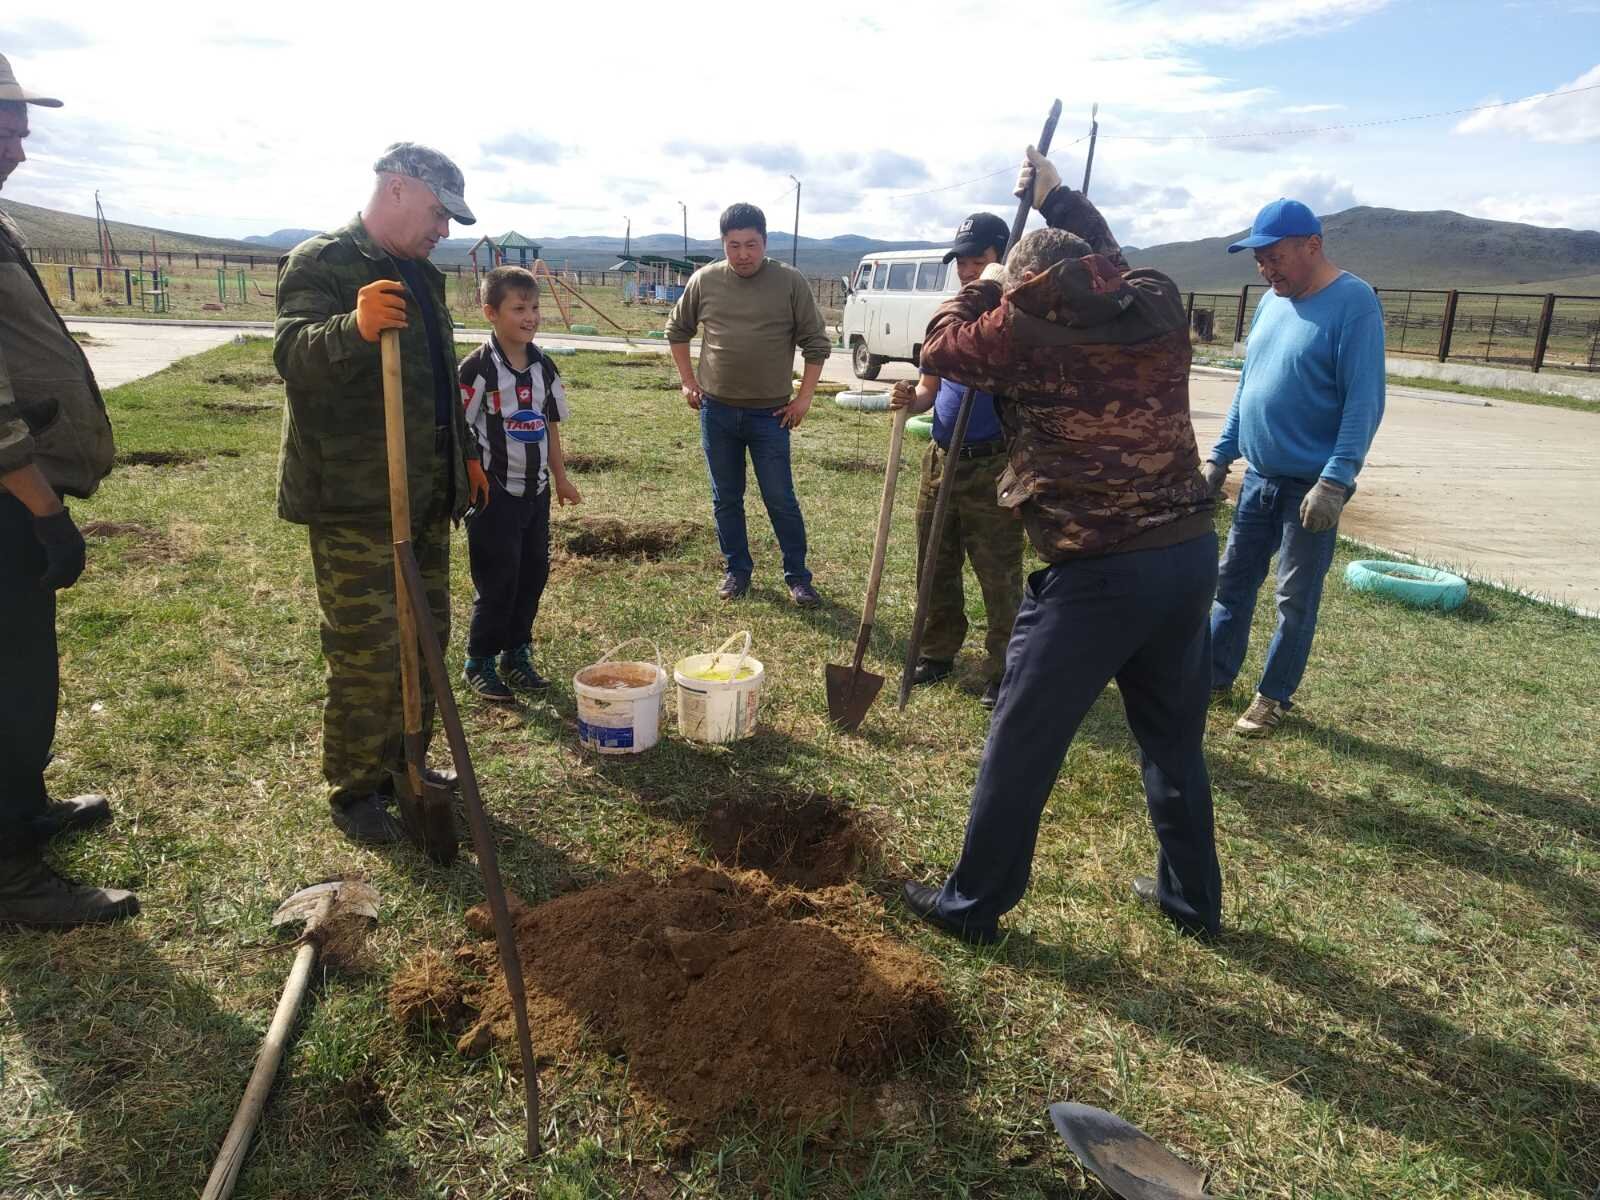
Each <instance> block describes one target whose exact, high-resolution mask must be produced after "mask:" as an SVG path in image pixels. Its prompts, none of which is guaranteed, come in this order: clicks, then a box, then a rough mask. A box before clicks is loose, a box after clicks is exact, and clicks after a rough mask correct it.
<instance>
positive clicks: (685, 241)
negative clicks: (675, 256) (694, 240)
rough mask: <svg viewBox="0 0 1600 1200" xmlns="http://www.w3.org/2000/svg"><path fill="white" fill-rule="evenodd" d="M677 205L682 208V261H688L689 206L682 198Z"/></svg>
mask: <svg viewBox="0 0 1600 1200" xmlns="http://www.w3.org/2000/svg"><path fill="white" fill-rule="evenodd" d="M678 207H679V208H681V209H683V261H684V262H688V261H689V206H688V205H687V204H685V203H684V202H683V201H682V200H679V201H678Z"/></svg>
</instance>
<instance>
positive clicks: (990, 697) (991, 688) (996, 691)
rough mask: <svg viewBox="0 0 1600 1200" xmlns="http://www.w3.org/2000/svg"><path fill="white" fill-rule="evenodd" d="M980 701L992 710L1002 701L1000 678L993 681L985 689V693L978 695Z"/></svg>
mask: <svg viewBox="0 0 1600 1200" xmlns="http://www.w3.org/2000/svg"><path fill="white" fill-rule="evenodd" d="M978 703H979V704H981V705H983V706H984V707H985V708H987V709H988V710H989V711H990V712H993V711H994V706H995V705H996V704H999V703H1000V682H999V680H995V681H994V682H993V683H990V684H989V685H988V686H987V687H985V688H984V689H983V695H981V696H979V697H978Z"/></svg>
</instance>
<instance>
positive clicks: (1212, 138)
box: [1100, 83, 1600, 142]
mask: <svg viewBox="0 0 1600 1200" xmlns="http://www.w3.org/2000/svg"><path fill="white" fill-rule="evenodd" d="M1597 89H1600V83H1592V84H1589V85H1587V86H1586V87H1579V88H1568V89H1566V90H1565V91H1561V92H1535V93H1534V94H1533V95H1531V96H1523V97H1522V98H1521V99H1520V100H1497V101H1495V103H1493V104H1474V105H1472V106H1471V107H1469V108H1450V109H1445V110H1444V111H1443V112H1431V113H1416V114H1414V115H1412V116H1407V117H1383V118H1380V119H1378V120H1375V121H1349V122H1346V123H1345V124H1343V125H1316V126H1311V127H1308V128H1305V129H1260V130H1246V131H1244V132H1241V133H1187V134H1177V133H1104V134H1101V135H1100V136H1101V137H1104V138H1108V139H1111V140H1113V141H1118V142H1220V141H1227V140H1230V139H1235V138H1267V137H1304V136H1306V135H1307V134H1311V133H1334V132H1336V131H1338V130H1341V129H1371V128H1373V127H1375V126H1378V125H1399V124H1401V123H1403V122H1405V121H1435V120H1438V119H1439V118H1440V117H1459V116H1461V115H1462V114H1463V113H1475V112H1486V111H1488V110H1489V109H1492V108H1510V107H1511V106H1512V105H1514V104H1527V103H1529V102H1530V101H1532V102H1534V103H1538V102H1540V101H1543V100H1552V99H1554V98H1555V97H1557V96H1576V95H1577V94H1578V93H1579V92H1592V91H1595V90H1597Z"/></svg>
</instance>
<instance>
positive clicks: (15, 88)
mask: <svg viewBox="0 0 1600 1200" xmlns="http://www.w3.org/2000/svg"><path fill="white" fill-rule="evenodd" d="M0 100H20V101H21V102H22V103H24V104H41V105H43V106H44V107H45V108H60V107H61V101H59V100H57V99H56V98H55V97H54V96H41V95H40V94H39V93H38V92H30V91H29V90H28V89H27V88H25V87H23V86H22V85H21V84H20V83H18V82H17V73H16V72H15V71H13V70H12V69H11V63H10V61H9V60H7V58H6V56H5V55H4V54H0Z"/></svg>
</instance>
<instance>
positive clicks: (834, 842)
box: [700, 794, 879, 891]
mask: <svg viewBox="0 0 1600 1200" xmlns="http://www.w3.org/2000/svg"><path fill="white" fill-rule="evenodd" d="M700 834H701V836H702V837H703V838H704V839H705V842H706V845H707V846H708V847H709V848H710V850H711V855H712V857H713V858H715V859H716V860H717V861H718V862H719V863H721V864H722V865H723V866H725V867H733V868H737V869H742V870H752V871H760V872H761V873H762V874H763V875H766V876H767V877H768V878H769V879H771V880H772V881H773V882H774V883H780V884H786V885H788V886H790V887H797V888H801V889H803V890H805V891H814V890H816V889H818V888H825V887H833V886H835V885H837V884H841V883H844V882H846V881H847V880H849V879H851V878H852V877H854V876H855V875H856V874H857V873H858V872H859V871H860V870H861V868H862V867H863V866H864V865H865V864H866V863H868V862H869V861H876V860H877V859H878V857H879V841H878V837H877V835H876V834H875V833H874V832H873V831H872V830H871V829H869V828H868V827H867V826H866V825H865V824H863V823H862V821H861V820H860V818H859V817H858V816H857V815H856V814H855V813H854V812H852V811H851V810H850V809H849V808H847V807H845V806H844V805H843V804H840V803H839V802H838V801H836V800H834V799H833V798H832V797H829V796H821V795H816V794H812V795H805V796H798V797H797V796H784V795H778V796H754V797H738V798H732V797H730V798H727V799H722V800H718V801H715V802H714V803H713V804H712V805H711V806H710V807H709V808H708V809H707V810H706V813H705V816H704V817H703V818H702V820H701V823H700Z"/></svg>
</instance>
